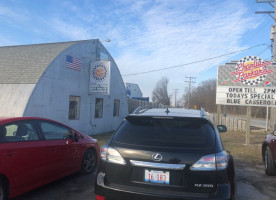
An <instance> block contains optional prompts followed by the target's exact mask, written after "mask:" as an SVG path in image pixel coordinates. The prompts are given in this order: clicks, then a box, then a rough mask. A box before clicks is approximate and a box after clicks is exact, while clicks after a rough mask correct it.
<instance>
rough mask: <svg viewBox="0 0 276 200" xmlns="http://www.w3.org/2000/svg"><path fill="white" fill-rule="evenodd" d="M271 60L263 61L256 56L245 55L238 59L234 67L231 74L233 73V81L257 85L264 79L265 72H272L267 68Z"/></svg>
mask: <svg viewBox="0 0 276 200" xmlns="http://www.w3.org/2000/svg"><path fill="white" fill-rule="evenodd" d="M268 65H271V62H265V61H264V60H262V59H261V58H259V57H257V56H247V57H244V58H243V59H241V60H239V62H238V63H237V65H236V67H235V71H234V72H231V75H235V76H236V79H235V80H233V81H234V82H241V83H243V84H244V85H258V84H259V83H261V82H262V81H264V80H265V78H266V76H267V74H270V73H272V72H273V70H269V69H268V68H267V66H268Z"/></svg>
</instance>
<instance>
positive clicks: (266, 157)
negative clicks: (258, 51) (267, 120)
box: [262, 131, 276, 176]
mask: <svg viewBox="0 0 276 200" xmlns="http://www.w3.org/2000/svg"><path fill="white" fill-rule="evenodd" d="M262 155H263V162H264V163H265V173H266V174H267V175H269V176H271V175H276V131H273V132H272V133H269V134H268V135H267V136H266V138H265V141H264V142H263V145H262Z"/></svg>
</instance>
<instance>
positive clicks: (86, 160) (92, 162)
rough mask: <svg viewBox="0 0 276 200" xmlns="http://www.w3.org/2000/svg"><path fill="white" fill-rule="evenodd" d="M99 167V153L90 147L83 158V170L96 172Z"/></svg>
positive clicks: (86, 172) (84, 171) (83, 171)
mask: <svg viewBox="0 0 276 200" xmlns="http://www.w3.org/2000/svg"><path fill="white" fill-rule="evenodd" d="M96 167H97V154H96V152H95V151H94V150H92V149H88V150H87V151H86V152H85V154H84V156H83V159H82V163H81V172H82V173H84V174H89V173H92V172H94V170H95V169H96Z"/></svg>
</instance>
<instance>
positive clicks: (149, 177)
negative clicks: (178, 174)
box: [145, 169, 170, 184]
mask: <svg viewBox="0 0 276 200" xmlns="http://www.w3.org/2000/svg"><path fill="white" fill-rule="evenodd" d="M145 182H152V183H165V184H170V172H163V171H156V170H147V169H146V170H145Z"/></svg>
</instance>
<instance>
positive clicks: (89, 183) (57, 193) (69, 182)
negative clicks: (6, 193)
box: [13, 173, 95, 200]
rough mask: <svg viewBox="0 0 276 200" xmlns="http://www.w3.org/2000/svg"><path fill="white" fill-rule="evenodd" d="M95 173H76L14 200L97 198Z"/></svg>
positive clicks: (87, 199)
mask: <svg viewBox="0 0 276 200" xmlns="http://www.w3.org/2000/svg"><path fill="white" fill-rule="evenodd" d="M94 177H95V173H93V174H88V175H87V174H81V173H76V174H73V175H70V176H67V177H65V178H63V179H60V180H58V181H55V182H52V183H50V184H48V185H45V186H43V187H40V188H38V189H36V190H33V191H30V192H28V193H25V194H23V195H21V196H18V197H16V198H14V199H13V200H38V199H39V200H49V199H51V200H76V199H79V200H95V195H94V187H93V186H94Z"/></svg>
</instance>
